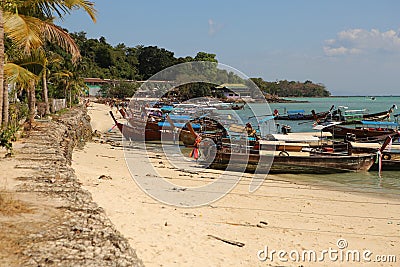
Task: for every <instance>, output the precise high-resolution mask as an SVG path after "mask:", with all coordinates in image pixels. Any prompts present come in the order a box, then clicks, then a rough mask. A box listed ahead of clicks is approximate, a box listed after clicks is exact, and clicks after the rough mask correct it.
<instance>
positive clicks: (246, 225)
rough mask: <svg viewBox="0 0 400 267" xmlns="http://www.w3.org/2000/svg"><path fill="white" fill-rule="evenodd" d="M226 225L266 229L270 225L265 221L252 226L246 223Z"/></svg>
mask: <svg viewBox="0 0 400 267" xmlns="http://www.w3.org/2000/svg"><path fill="white" fill-rule="evenodd" d="M225 223H226V224H229V225H233V226H245V227H257V228H265V227H266V226H267V225H268V223H267V222H265V221H260V222H259V223H257V224H252V223H249V222H245V223H233V222H225Z"/></svg>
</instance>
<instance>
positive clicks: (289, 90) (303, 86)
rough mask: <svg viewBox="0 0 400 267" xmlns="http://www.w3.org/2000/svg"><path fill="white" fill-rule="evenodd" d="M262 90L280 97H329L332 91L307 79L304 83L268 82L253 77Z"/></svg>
mask: <svg viewBox="0 0 400 267" xmlns="http://www.w3.org/2000/svg"><path fill="white" fill-rule="evenodd" d="M251 80H252V81H253V82H254V83H255V84H256V85H257V86H258V87H259V88H260V90H261V91H263V92H264V93H266V94H271V95H278V96H280V97H328V96H330V92H329V91H328V90H326V88H325V86H324V85H323V84H314V83H313V82H312V81H310V80H307V81H305V82H304V83H301V82H295V81H287V80H283V81H277V82H266V81H264V80H263V79H262V78H252V79H251Z"/></svg>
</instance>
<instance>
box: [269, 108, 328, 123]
mask: <svg viewBox="0 0 400 267" xmlns="http://www.w3.org/2000/svg"><path fill="white" fill-rule="evenodd" d="M333 108H334V106H332V107H331V108H330V110H328V111H324V112H318V113H316V112H315V111H314V110H312V111H311V113H310V114H305V111H304V110H302V109H301V110H288V111H287V115H276V116H275V120H322V119H325V118H326V117H327V116H328V115H329V114H330V112H331V111H332V109H333Z"/></svg>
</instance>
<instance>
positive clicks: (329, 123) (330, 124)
mask: <svg viewBox="0 0 400 267" xmlns="http://www.w3.org/2000/svg"><path fill="white" fill-rule="evenodd" d="M341 123H342V122H340V121H330V122H328V123H323V124H318V125H317V126H315V127H313V129H314V130H320V131H322V130H323V129H325V128H326V127H331V126H333V125H338V124H341Z"/></svg>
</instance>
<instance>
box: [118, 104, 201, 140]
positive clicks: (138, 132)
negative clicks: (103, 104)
mask: <svg viewBox="0 0 400 267" xmlns="http://www.w3.org/2000/svg"><path fill="white" fill-rule="evenodd" d="M110 115H111V118H112V119H113V121H114V123H115V125H116V126H117V128H118V129H119V130H120V132H121V133H122V135H123V136H124V137H125V139H127V140H131V141H161V140H163V141H173V142H178V141H181V142H182V143H183V144H184V145H187V146H190V145H193V144H194V142H195V140H196V138H195V136H193V134H192V133H191V132H190V131H188V130H185V129H178V130H176V129H175V126H173V127H167V126H166V125H165V129H163V130H159V129H152V128H148V127H147V125H148V124H145V123H146V122H142V125H139V122H137V124H136V126H132V125H129V124H123V123H121V122H118V121H117V119H116V118H115V116H114V114H113V113H112V111H110Z"/></svg>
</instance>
